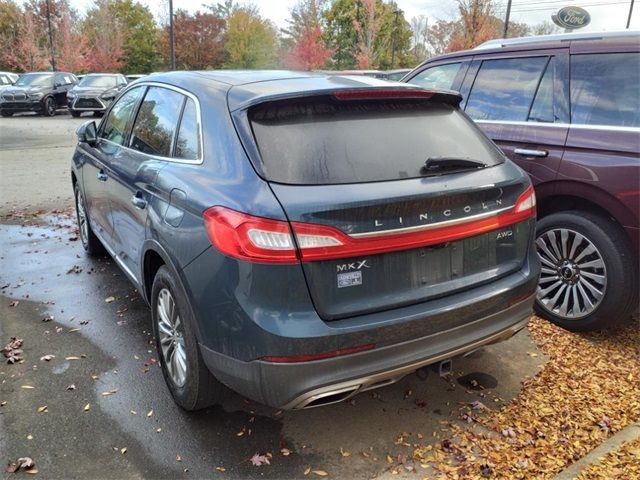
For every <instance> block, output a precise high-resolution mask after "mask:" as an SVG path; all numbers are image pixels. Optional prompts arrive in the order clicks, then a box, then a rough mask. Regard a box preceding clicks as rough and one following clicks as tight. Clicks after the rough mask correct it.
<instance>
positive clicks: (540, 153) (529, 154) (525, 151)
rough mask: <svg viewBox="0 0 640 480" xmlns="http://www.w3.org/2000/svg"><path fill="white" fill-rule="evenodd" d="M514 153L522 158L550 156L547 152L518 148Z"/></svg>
mask: <svg viewBox="0 0 640 480" xmlns="http://www.w3.org/2000/svg"><path fill="white" fill-rule="evenodd" d="M513 153H515V154H516V155H520V156H522V157H546V156H547V155H549V152H547V151H546V150H529V149H528V148H516V149H515V150H514V151H513Z"/></svg>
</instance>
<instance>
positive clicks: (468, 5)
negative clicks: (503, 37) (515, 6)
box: [448, 0, 496, 51]
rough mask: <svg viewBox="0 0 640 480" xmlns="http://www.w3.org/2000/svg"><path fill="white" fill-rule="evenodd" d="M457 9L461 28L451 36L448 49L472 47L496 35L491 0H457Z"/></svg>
mask: <svg viewBox="0 0 640 480" xmlns="http://www.w3.org/2000/svg"><path fill="white" fill-rule="evenodd" d="M458 11H459V12H460V19H461V22H462V29H460V30H459V31H458V32H456V33H455V34H454V35H453V37H452V38H451V41H450V43H449V47H448V50H449V51H456V50H466V49H469V48H473V47H475V46H477V45H480V44H481V43H483V42H486V41H487V40H490V39H492V38H495V37H496V31H495V28H494V23H493V22H492V18H493V13H494V4H493V1H492V0H458Z"/></svg>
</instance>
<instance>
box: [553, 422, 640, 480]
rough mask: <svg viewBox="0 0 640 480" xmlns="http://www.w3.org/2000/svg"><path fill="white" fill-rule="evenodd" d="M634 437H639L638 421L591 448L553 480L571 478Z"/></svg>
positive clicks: (567, 479)
mask: <svg viewBox="0 0 640 480" xmlns="http://www.w3.org/2000/svg"><path fill="white" fill-rule="evenodd" d="M636 438H640V422H636V423H632V424H631V425H629V426H628V427H625V428H623V429H622V430H620V431H619V432H618V433H616V434H615V435H614V436H613V437H611V438H609V439H608V440H606V441H605V442H604V443H603V444H602V445H600V446H599V447H598V448H596V449H594V450H592V451H591V452H590V453H588V454H587V455H586V456H584V457H582V458H581V459H580V460H578V461H577V462H575V463H574V464H572V465H571V466H570V467H568V468H566V469H565V470H563V471H562V472H560V473H559V474H558V475H556V476H555V477H554V479H553V480H573V479H574V478H576V477H577V476H578V475H579V474H580V472H581V471H582V470H583V469H584V468H586V467H588V466H589V465H592V464H597V463H599V462H600V459H601V458H602V457H604V456H605V455H606V454H607V453H609V452H614V451H616V450H617V449H618V448H620V445H622V443H624V442H627V441H629V440H635V439H636Z"/></svg>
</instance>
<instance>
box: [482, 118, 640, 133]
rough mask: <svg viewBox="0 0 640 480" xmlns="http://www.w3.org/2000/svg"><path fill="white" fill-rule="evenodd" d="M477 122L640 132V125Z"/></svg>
mask: <svg viewBox="0 0 640 480" xmlns="http://www.w3.org/2000/svg"><path fill="white" fill-rule="evenodd" d="M473 121H474V122H476V123H480V124H482V123H487V124H489V125H522V126H525V125H526V126H527V127H551V128H582V129H585V130H617V131H621V132H634V133H638V132H640V127H617V126H614V125H586V124H582V123H545V122H517V121H501V120H473Z"/></svg>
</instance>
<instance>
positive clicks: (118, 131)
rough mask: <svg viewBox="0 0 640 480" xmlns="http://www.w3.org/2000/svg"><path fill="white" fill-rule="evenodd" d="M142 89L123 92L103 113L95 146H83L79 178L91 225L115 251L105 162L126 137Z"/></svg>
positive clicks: (116, 150)
mask: <svg viewBox="0 0 640 480" xmlns="http://www.w3.org/2000/svg"><path fill="white" fill-rule="evenodd" d="M143 93H144V88H142V87H137V88H132V89H131V90H129V91H127V92H125V93H124V94H123V95H122V97H120V99H118V101H117V102H116V103H114V104H113V106H112V107H111V109H110V110H109V111H108V113H107V114H106V115H105V116H104V119H103V120H102V122H101V124H100V126H99V127H98V134H97V140H96V144H95V146H94V147H91V146H84V148H86V149H87V150H86V160H85V163H84V166H83V175H82V178H83V187H84V193H85V201H86V204H87V209H88V211H89V219H90V222H91V227H92V228H93V230H94V232H95V233H96V234H97V235H98V236H99V237H100V238H101V240H102V243H104V244H105V245H106V247H107V248H108V249H109V250H111V253H114V254H115V252H114V250H113V218H112V215H111V202H110V199H109V191H108V187H109V185H110V184H109V168H108V165H109V164H110V163H111V162H112V161H113V157H114V155H116V154H117V153H118V152H119V150H120V147H121V146H122V145H123V143H124V141H125V140H126V138H127V130H128V128H129V127H130V124H131V121H132V117H133V114H134V112H135V108H136V106H137V104H138V101H139V100H140V98H141V97H142V94H143Z"/></svg>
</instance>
